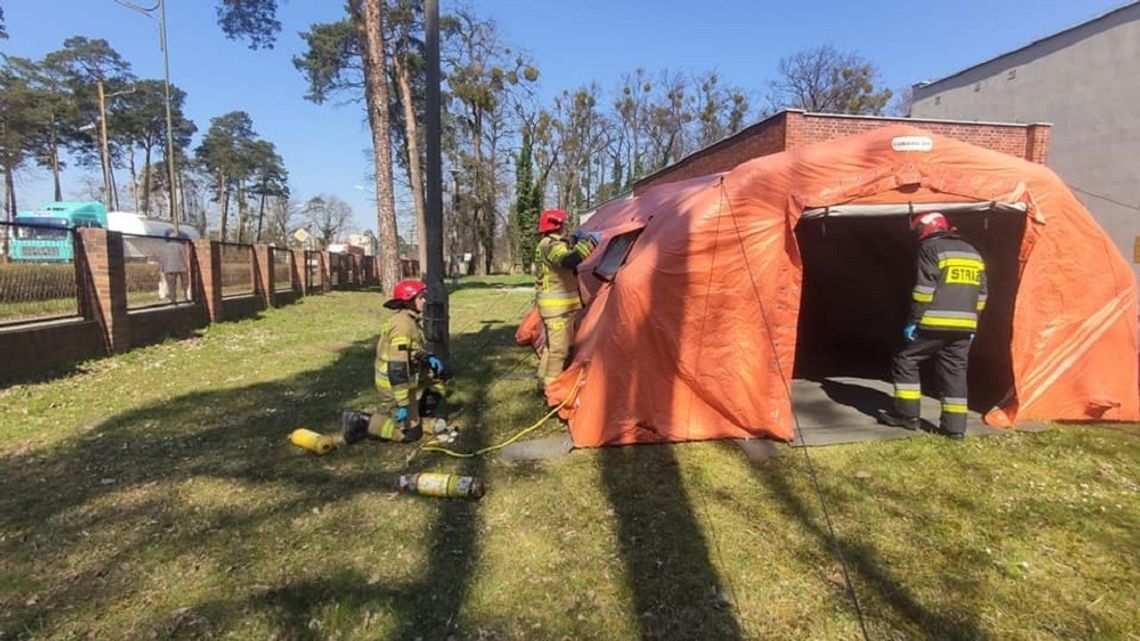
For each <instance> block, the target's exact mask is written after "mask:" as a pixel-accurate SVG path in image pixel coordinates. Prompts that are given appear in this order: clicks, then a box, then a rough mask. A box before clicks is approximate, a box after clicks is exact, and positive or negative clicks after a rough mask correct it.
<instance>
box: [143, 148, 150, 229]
mask: <svg viewBox="0 0 1140 641" xmlns="http://www.w3.org/2000/svg"><path fill="white" fill-rule="evenodd" d="M150 152H151V147H150V145H146V146H144V147H143V189H142V213H143V216H144V217H146V218H150V172H151V168H150Z"/></svg>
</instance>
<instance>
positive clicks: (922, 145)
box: [891, 136, 934, 151]
mask: <svg viewBox="0 0 1140 641" xmlns="http://www.w3.org/2000/svg"><path fill="white" fill-rule="evenodd" d="M891 149H894V150H895V151H930V150H931V149H934V141H933V140H931V139H930V138H927V137H926V136H895V137H894V138H891Z"/></svg>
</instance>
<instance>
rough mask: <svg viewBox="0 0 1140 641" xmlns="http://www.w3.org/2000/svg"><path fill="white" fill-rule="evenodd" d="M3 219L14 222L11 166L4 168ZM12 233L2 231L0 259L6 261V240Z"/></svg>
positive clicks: (14, 201) (10, 231) (14, 196)
mask: <svg viewBox="0 0 1140 641" xmlns="http://www.w3.org/2000/svg"><path fill="white" fill-rule="evenodd" d="M4 217H5V220H7V222H12V221H14V220H16V181H14V180H13V179H12V167H11V166H5V167H4ZM13 231H14V230H13V229H12V228H11V227H9V228H7V229H5V230H4V234H3V239H4V247H3V248H0V249H3V252H0V259H3V260H7V259H8V238H9V237H10V236H11V235H12V233H13Z"/></svg>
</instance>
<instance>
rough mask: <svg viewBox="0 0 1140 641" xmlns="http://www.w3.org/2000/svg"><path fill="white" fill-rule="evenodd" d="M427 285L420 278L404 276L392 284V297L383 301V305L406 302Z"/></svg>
mask: <svg viewBox="0 0 1140 641" xmlns="http://www.w3.org/2000/svg"><path fill="white" fill-rule="evenodd" d="M425 289H427V285H425V284H424V282H423V281H422V280H416V279H415V278H406V279H404V280H402V281H400V282H398V283H396V284H395V285H393V286H392V297H391V298H390V299H388V301H387V302H386V303H384V306H385V307H389V308H391V307H399V306H400V305H399V304H400V303H407V302H410V301H413V300H415V299H416V296H419V295H420V294H421V293H422V292H423V291H424V290H425Z"/></svg>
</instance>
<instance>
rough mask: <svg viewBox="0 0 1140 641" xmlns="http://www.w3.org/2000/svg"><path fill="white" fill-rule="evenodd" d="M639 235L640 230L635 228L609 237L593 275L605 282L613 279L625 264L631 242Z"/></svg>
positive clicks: (631, 247) (631, 246)
mask: <svg viewBox="0 0 1140 641" xmlns="http://www.w3.org/2000/svg"><path fill="white" fill-rule="evenodd" d="M640 235H641V230H640V229H635V230H633V231H628V232H626V233H624V234H620V235H618V236H614V237H613V238H611V239H610V242H609V243H607V244H606V250H605V253H604V254H602V260H601V261H599V262H598V266H597V267H595V268H594V275H595V276H597V277H598V278H600V279H601V280H604V281H606V282H609V281H611V280H613V279H614V276H616V275H617V273H618V270H619V269H621V266H622V265H624V264H625V259H626V258H628V257H629V251H630V250H631V249H633V243H634V242H636V241H637V237H638V236H640Z"/></svg>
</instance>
